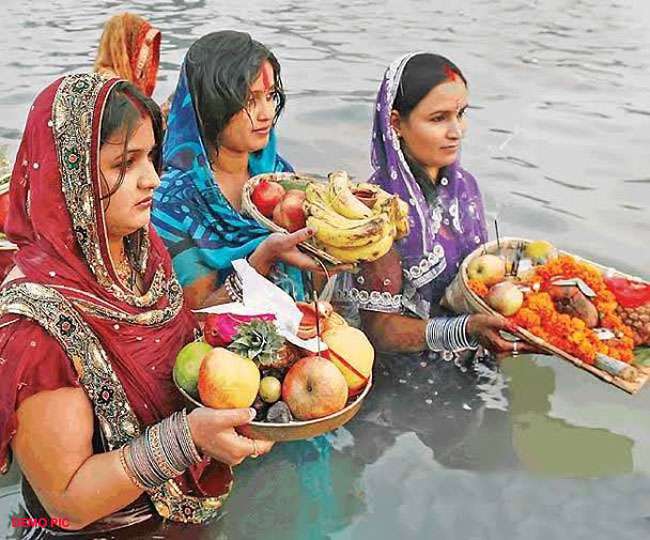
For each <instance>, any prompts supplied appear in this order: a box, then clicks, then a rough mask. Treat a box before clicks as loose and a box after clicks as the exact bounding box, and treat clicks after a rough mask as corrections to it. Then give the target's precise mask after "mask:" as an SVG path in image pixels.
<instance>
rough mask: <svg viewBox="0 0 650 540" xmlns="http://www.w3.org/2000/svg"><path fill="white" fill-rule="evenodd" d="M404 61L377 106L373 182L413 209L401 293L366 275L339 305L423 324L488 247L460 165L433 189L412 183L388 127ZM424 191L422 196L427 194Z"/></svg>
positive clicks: (347, 286) (350, 280) (342, 291)
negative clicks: (471, 258) (472, 256)
mask: <svg viewBox="0 0 650 540" xmlns="http://www.w3.org/2000/svg"><path fill="white" fill-rule="evenodd" d="M413 56H414V54H409V55H406V56H404V57H402V58H400V59H398V60H397V61H395V62H394V63H393V64H391V65H390V67H389V68H388V69H387V70H386V73H385V75H384V78H383V80H382V82H381V85H380V87H379V92H378V94H377V100H376V102H375V111H374V115H375V117H374V124H373V129H372V141H371V145H372V154H371V162H372V166H373V169H374V173H373V174H372V176H371V178H370V182H372V183H375V184H378V185H380V186H381V187H382V188H383V189H385V190H386V191H388V192H389V193H395V194H397V195H399V196H400V198H401V199H402V200H404V201H405V202H407V203H408V205H409V213H410V218H409V220H410V225H411V231H410V234H409V235H408V237H406V238H404V239H402V240H400V241H399V242H397V244H396V246H397V250H398V251H399V254H400V258H401V266H402V273H403V286H402V289H401V291H395V290H393V289H391V286H390V285H391V284H390V283H386V280H384V279H382V280H380V281H379V282H378V283H376V284H372V283H369V282H368V280H366V279H365V278H364V276H363V275H362V274H360V275H357V276H350V275H347V276H345V279H344V280H343V284H342V286H340V287H339V291H338V294H337V295H338V297H339V299H340V300H347V301H351V302H352V303H353V304H355V305H357V306H358V308H359V309H366V310H371V311H382V312H387V313H401V312H409V313H411V314H415V315H417V316H418V317H420V318H423V319H426V318H428V317H429V316H430V314H432V312H433V311H435V309H436V308H437V305H438V303H439V301H440V298H441V297H442V295H443V293H444V290H445V288H446V287H447V286H448V285H449V283H451V281H452V280H453V278H454V276H455V275H456V273H457V271H458V267H459V266H460V263H461V262H462V260H463V259H464V258H465V257H466V256H467V255H468V254H469V253H470V252H471V251H472V250H474V249H475V248H476V247H477V246H479V245H480V244H482V243H483V242H485V241H486V239H487V231H486V226H485V217H484V210H483V203H482V200H481V193H480V191H479V188H478V185H477V183H476V180H475V179H474V177H473V176H472V175H471V174H470V173H469V172H467V171H466V170H464V169H463V168H461V167H460V164H459V163H458V162H456V163H453V164H452V165H450V166H448V167H444V168H442V169H441V170H440V173H439V176H438V181H437V183H436V186H435V188H434V189H428V188H429V186H422V185H421V184H420V183H419V182H418V180H417V179H416V178H415V176H414V174H413V172H412V171H411V168H410V167H409V165H408V163H407V161H406V159H405V157H404V153H403V151H402V149H401V146H400V141H399V138H398V137H397V134H396V133H395V130H394V129H393V128H392V127H391V125H390V113H391V110H392V108H393V103H394V101H395V97H396V95H397V91H398V88H399V85H400V82H401V79H402V74H403V72H404V68H405V66H406V64H407V62H408V61H409V60H410V59H411V58H412V57H413ZM423 188H424V189H423Z"/></svg>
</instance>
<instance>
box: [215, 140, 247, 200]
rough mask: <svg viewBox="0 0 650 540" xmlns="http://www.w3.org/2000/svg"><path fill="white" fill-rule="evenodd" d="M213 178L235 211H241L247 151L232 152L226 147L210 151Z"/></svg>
mask: <svg viewBox="0 0 650 540" xmlns="http://www.w3.org/2000/svg"><path fill="white" fill-rule="evenodd" d="M211 158H212V163H213V165H212V170H213V171H214V180H215V182H216V183H217V185H218V186H219V189H220V190H221V193H222V194H223V196H224V197H225V198H226V200H227V201H228V202H229V203H230V206H232V207H233V208H234V209H235V210H236V211H237V212H240V211H241V194H242V189H243V187H244V184H245V183H246V181H247V180H248V152H233V151H232V150H229V149H228V148H223V147H222V148H220V149H219V152H218V153H217V152H216V150H212V151H211Z"/></svg>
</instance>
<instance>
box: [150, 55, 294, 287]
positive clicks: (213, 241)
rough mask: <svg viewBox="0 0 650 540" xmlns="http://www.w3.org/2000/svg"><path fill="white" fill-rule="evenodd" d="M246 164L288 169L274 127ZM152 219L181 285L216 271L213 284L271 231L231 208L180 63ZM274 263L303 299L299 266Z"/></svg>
mask: <svg viewBox="0 0 650 540" xmlns="http://www.w3.org/2000/svg"><path fill="white" fill-rule="evenodd" d="M248 168H249V174H250V175H251V176H254V175H256V174H261V173H265V172H285V171H292V170H293V169H292V167H291V165H289V163H287V162H286V161H285V160H284V159H282V157H280V156H279V155H278V153H277V151H276V138H275V133H274V132H273V131H272V132H271V136H270V139H269V143H268V144H267V145H266V147H265V148H263V149H262V150H260V151H259V152H256V153H254V154H251V156H250V158H249V163H248ZM152 222H153V224H154V226H155V227H156V230H157V231H158V234H159V235H160V237H161V238H162V239H163V241H164V242H165V245H166V246H167V249H168V250H169V253H170V255H171V257H172V261H173V264H174V270H175V271H176V274H177V275H178V279H179V281H180V283H181V285H182V286H187V285H190V284H191V283H193V282H194V281H196V280H197V279H199V278H201V277H203V276H205V275H207V274H210V273H213V272H215V271H216V272H217V283H216V284H215V285H216V286H217V287H218V286H219V285H221V284H222V283H223V281H224V280H225V278H226V277H227V276H228V274H230V273H231V272H232V261H234V260H237V259H242V258H245V257H246V256H248V255H249V254H250V253H252V252H253V251H254V250H255V248H256V247H257V246H258V245H259V244H260V243H261V242H262V241H263V240H264V239H265V238H266V237H267V236H268V235H269V234H270V233H269V231H268V229H266V228H264V227H262V226H261V225H259V224H258V223H257V222H256V221H255V220H253V219H252V218H249V217H247V216H244V215H242V214H240V213H239V212H238V211H237V210H235V209H234V208H233V207H232V206H231V205H230V203H229V202H228V200H227V199H226V197H225V196H224V195H223V193H222V192H221V189H220V188H219V186H218V184H217V183H216V182H215V180H214V177H213V173H212V169H211V167H210V161H209V159H208V154H207V152H206V149H205V146H204V144H203V141H202V139H201V134H200V131H199V126H198V119H197V116H196V112H195V110H194V104H193V101H192V95H191V93H190V90H189V85H188V82H187V76H186V73H185V66H184V65H183V66H182V67H181V74H180V78H179V81H178V85H177V87H176V93H175V95H174V100H173V101H172V106H171V110H170V113H169V118H168V125H167V133H166V135H165V141H164V143H163V174H162V177H161V183H160V187H159V188H158V189H157V190H156V191H155V192H154V207H153V213H152ZM277 266H278V267H279V268H278V269H279V270H280V271H281V272H282V273H285V274H286V275H287V276H288V278H289V280H290V283H287V282H285V283H279V284H280V285H282V286H283V288H285V289H287V292H289V293H292V294H294V296H295V297H296V298H297V299H302V298H303V295H304V294H303V284H302V274H301V273H300V270H298V269H297V268H294V267H289V266H284V265H280V264H278V265H277Z"/></svg>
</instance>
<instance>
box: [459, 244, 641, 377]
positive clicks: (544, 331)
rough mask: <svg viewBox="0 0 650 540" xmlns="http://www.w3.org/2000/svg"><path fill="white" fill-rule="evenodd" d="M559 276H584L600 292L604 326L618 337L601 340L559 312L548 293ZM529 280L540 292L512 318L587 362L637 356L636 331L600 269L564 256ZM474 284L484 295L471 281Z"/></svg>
mask: <svg viewBox="0 0 650 540" xmlns="http://www.w3.org/2000/svg"><path fill="white" fill-rule="evenodd" d="M556 278H580V279H582V280H583V281H584V282H585V283H586V284H587V285H589V287H591V289H592V290H593V291H594V292H595V293H596V298H594V299H593V300H592V301H593V303H594V305H595V306H596V309H598V313H599V315H600V326H601V327H604V328H608V329H609V330H611V331H612V332H613V333H614V335H615V336H616V338H614V339H610V340H607V341H601V340H600V339H598V337H597V336H596V333H595V332H594V331H593V330H591V329H590V328H587V326H586V325H585V323H584V321H582V320H581V319H579V318H577V317H571V316H569V315H566V314H562V313H559V312H558V311H557V310H556V309H555V304H554V303H553V300H552V299H551V297H550V295H549V294H548V293H547V292H544V291H545V290H546V289H548V287H550V285H551V282H552V280H553V279H556ZM526 283H527V284H528V285H530V286H531V287H532V289H533V291H536V292H530V293H527V294H526V295H525V299H524V304H523V305H522V307H521V309H519V311H518V312H517V313H516V314H515V315H513V316H512V317H511V319H512V320H513V321H514V322H515V323H516V324H518V325H519V326H521V327H523V328H526V329H527V330H529V331H530V332H531V333H533V334H535V335H536V336H538V337H540V338H542V339H543V340H545V341H547V342H549V343H551V344H553V345H555V346H556V347H558V348H560V349H562V350H564V351H566V352H568V353H570V354H572V355H573V356H576V357H577V358H580V359H581V360H582V361H583V362H585V363H587V364H593V363H594V361H595V359H596V354H597V353H603V354H606V355H608V356H611V357H613V358H617V359H618V360H621V361H623V362H631V361H632V360H633V359H634V353H633V352H632V351H633V349H634V340H633V338H632V330H631V329H630V328H629V327H628V326H627V325H625V324H624V323H623V321H622V320H621V318H620V317H619V316H618V315H617V314H616V307H617V303H616V299H615V297H614V295H613V293H612V292H611V291H610V290H609V289H608V288H607V285H605V282H604V280H603V278H602V275H601V273H600V271H599V270H598V269H596V268H594V267H593V266H591V265H589V264H586V263H583V262H579V261H577V260H576V259H574V258H573V257H570V256H568V255H562V256H560V257H558V258H557V259H555V260H553V261H550V262H548V263H546V264H544V265H541V266H537V267H536V268H535V271H534V274H533V276H532V277H530V278H529V279H527V280H526ZM470 287H471V288H472V290H474V291H475V292H476V293H477V294H478V295H479V296H482V295H481V294H479V293H478V291H476V290H475V288H474V287H473V286H472V284H471V283H470Z"/></svg>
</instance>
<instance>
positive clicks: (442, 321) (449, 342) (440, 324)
mask: <svg viewBox="0 0 650 540" xmlns="http://www.w3.org/2000/svg"><path fill="white" fill-rule="evenodd" d="M469 317H470V316H469V315H461V316H460V317H434V318H432V319H429V322H428V323H427V327H426V333H425V336H426V342H427V347H429V349H430V350H432V351H463V350H467V349H476V348H477V347H478V345H479V343H478V340H476V339H475V338H470V337H469V336H468V335H467V321H469Z"/></svg>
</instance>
